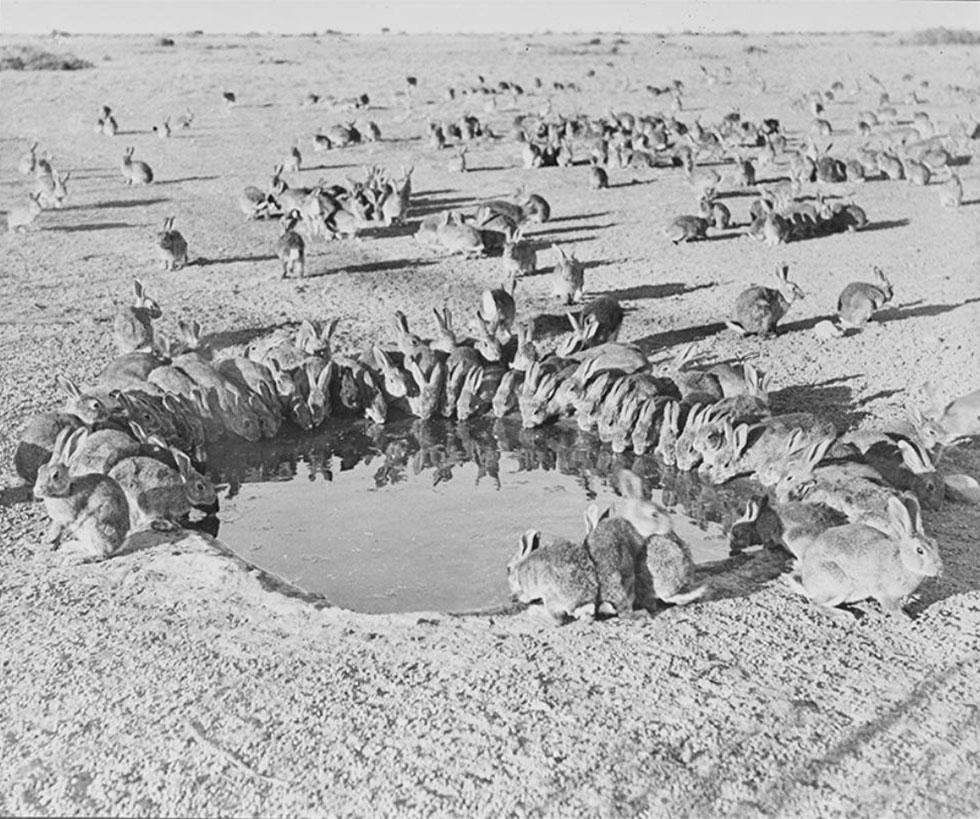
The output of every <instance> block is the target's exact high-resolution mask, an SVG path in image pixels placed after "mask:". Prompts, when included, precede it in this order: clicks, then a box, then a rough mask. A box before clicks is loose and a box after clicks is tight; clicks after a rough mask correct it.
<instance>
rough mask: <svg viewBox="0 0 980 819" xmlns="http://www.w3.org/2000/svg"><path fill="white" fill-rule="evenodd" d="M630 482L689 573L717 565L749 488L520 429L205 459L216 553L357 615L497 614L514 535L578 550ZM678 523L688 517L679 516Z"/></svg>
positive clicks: (335, 434) (311, 443)
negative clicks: (662, 510)
mask: <svg viewBox="0 0 980 819" xmlns="http://www.w3.org/2000/svg"><path fill="white" fill-rule="evenodd" d="M623 467H628V468H632V469H633V470H634V471H636V472H637V474H639V475H641V476H642V477H644V479H645V482H646V483H647V485H648V486H649V487H650V488H651V492H652V497H653V498H654V500H659V501H662V502H664V503H665V504H667V505H669V506H671V508H672V509H674V512H675V514H674V520H675V527H676V529H677V532H678V533H679V534H680V535H681V536H682V537H683V538H684V539H685V540H686V541H687V542H688V543H689V544H690V546H691V549H692V552H693V554H694V559H695V561H697V562H707V561H711V560H718V559H721V558H724V557H727V556H728V539H727V536H726V535H725V534H724V529H725V528H727V525H729V524H730V522H731V519H732V516H733V515H737V509H738V508H739V507H740V506H744V498H745V497H746V495H747V493H749V492H750V491H751V489H750V488H749V487H739V486H734V487H732V486H726V487H724V489H723V490H721V491H719V490H716V489H711V488H709V489H704V488H703V487H699V486H698V485H697V484H696V482H692V481H691V480H690V479H689V478H686V479H683V480H678V479H677V477H676V476H675V475H671V474H670V473H664V472H663V470H662V469H661V468H660V467H659V465H658V464H657V462H656V461H655V460H653V459H652V458H633V457H632V456H631V455H629V454H626V455H614V454H612V453H611V452H610V451H609V448H608V447H605V446H601V445H600V443H599V442H598V439H596V438H595V437H594V436H592V435H588V434H582V433H580V432H579V431H578V430H576V429H574V428H566V427H563V426H556V427H552V428H546V429H540V430H531V431H526V430H522V429H521V428H520V423H519V421H518V422H510V421H506V422H501V421H496V422H493V421H486V422H482V421H480V422H475V423H474V422H470V423H468V424H456V423H454V422H427V423H421V422H405V423H401V424H387V425H385V427H384V428H383V429H382V428H372V427H369V426H368V425H365V424H354V425H350V424H346V425H344V426H342V427H339V426H338V427H327V428H325V429H323V430H321V431H320V432H318V433H317V434H316V435H315V436H311V435H294V436H285V437H281V438H279V439H277V440H276V441H273V442H262V443H260V444H258V445H250V446H248V447H247V448H241V449H236V450H227V449H225V450H222V449H216V450H214V451H213V452H212V453H211V459H210V469H211V474H212V477H213V479H214V480H215V481H216V482H221V483H222V484H224V488H223V489H222V492H221V513H220V516H219V517H220V531H219V534H220V536H221V538H222V539H223V540H224V541H225V542H226V543H229V544H232V545H233V546H234V547H235V549H236V550H237V551H238V552H239V553H240V554H241V555H242V556H243V557H244V558H246V559H247V560H249V561H250V562H252V563H254V564H256V565H258V566H261V567H262V568H264V569H266V570H268V571H271V572H274V573H275V574H277V575H279V576H280V577H282V578H284V579H286V580H288V581H290V582H292V583H294V584H296V585H297V586H300V587H301V588H303V589H305V590H307V591H313V592H319V593H321V594H323V595H324V596H325V597H326V598H327V599H328V600H330V601H331V602H332V603H335V604H337V605H340V606H344V607H346V608H351V609H354V610H358V611H364V612H392V611H422V610H428V611H432V610H438V611H474V610H480V609H485V608H492V607H495V606H499V605H501V604H503V603H506V602H507V601H508V599H509V592H508V588H507V578H506V564H507V562H508V560H509V559H510V557H511V556H512V554H513V553H514V551H515V550H516V547H517V542H518V538H519V537H520V535H521V533H522V532H524V531H525V530H526V529H529V528H536V529H541V530H542V531H543V532H544V533H545V535H546V536H559V537H568V538H581V537H582V536H583V534H584V524H583V512H584V510H585V507H586V506H587V505H588V504H589V503H590V502H596V503H598V504H599V505H600V506H612V505H614V504H615V503H616V501H617V495H616V493H615V491H614V490H613V489H612V487H611V481H612V476H613V475H614V474H615V473H616V471H617V470H618V469H620V468H623ZM685 510H687V511H685Z"/></svg>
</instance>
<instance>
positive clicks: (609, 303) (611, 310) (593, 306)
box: [556, 295, 626, 356]
mask: <svg viewBox="0 0 980 819" xmlns="http://www.w3.org/2000/svg"><path fill="white" fill-rule="evenodd" d="M625 315H626V311H625V310H623V306H622V305H621V304H620V303H619V299H617V298H616V297H615V296H609V295H603V296H599V297H598V298H595V299H592V301H590V302H589V303H588V304H587V305H585V308H584V309H583V310H582V313H581V316H580V317H578V318H576V317H575V316H574V315H573V314H571V313H569V314H568V320H569V322H570V323H571V325H572V334H571V337H570V338H567V339H566V340H565V341H563V342H562V343H561V344H560V345H559V347H558V348H557V350H556V353H557V355H560V356H571V355H574V354H575V353H578V352H582V351H583V350H585V349H588V348H591V347H597V346H599V345H601V344H606V343H608V342H612V341H617V340H618V339H619V331H620V330H621V329H622V326H623V318H624V317H625Z"/></svg>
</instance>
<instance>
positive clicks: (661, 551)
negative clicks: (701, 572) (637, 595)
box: [646, 532, 708, 606]
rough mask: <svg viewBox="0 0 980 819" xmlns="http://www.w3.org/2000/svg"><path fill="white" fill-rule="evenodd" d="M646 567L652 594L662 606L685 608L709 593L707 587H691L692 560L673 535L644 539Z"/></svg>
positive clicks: (682, 543) (681, 543) (685, 548)
mask: <svg viewBox="0 0 980 819" xmlns="http://www.w3.org/2000/svg"><path fill="white" fill-rule="evenodd" d="M646 564H647V570H648V571H649V572H650V577H651V580H652V586H653V594H654V596H655V597H656V598H657V599H658V600H661V601H662V602H664V603H670V604H671V605H674V606H685V605H687V604H688V603H692V602H694V601H695V600H700V599H701V598H702V597H704V595H705V594H706V593H707V591H708V586H707V585H701V586H695V587H694V588H692V584H693V583H694V560H693V558H692V557H691V550H690V547H688V545H687V544H686V543H685V542H684V541H683V540H681V538H680V537H678V536H677V535H676V534H675V533H674V532H671V533H669V534H666V535H653V536H652V537H650V538H649V539H648V540H647V542H646Z"/></svg>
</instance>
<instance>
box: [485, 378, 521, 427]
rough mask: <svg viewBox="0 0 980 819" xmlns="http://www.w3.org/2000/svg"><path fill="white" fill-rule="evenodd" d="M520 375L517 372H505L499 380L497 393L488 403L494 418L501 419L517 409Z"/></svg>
mask: <svg viewBox="0 0 980 819" xmlns="http://www.w3.org/2000/svg"><path fill="white" fill-rule="evenodd" d="M521 376H522V374H521V373H520V372H519V371H517V370H513V369H511V370H507V371H506V372H504V374H503V375H502V376H501V378H500V383H499V384H498V385H497V391H496V392H495V393H494V394H493V399H492V400H491V402H490V406H491V410H492V412H493V416H494V418H503V417H504V416H506V415H509V414H510V413H511V412H513V411H514V410H515V409H516V408H517V392H518V389H519V388H520V384H521Z"/></svg>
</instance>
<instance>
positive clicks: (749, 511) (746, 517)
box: [735, 499, 759, 523]
mask: <svg viewBox="0 0 980 819" xmlns="http://www.w3.org/2000/svg"><path fill="white" fill-rule="evenodd" d="M758 519H759V503H758V501H756V500H754V499H753V500H750V501H748V502H747V503H746V504H745V511H744V512H743V513H742V517H740V518H739V519H738V520H736V521H735V523H754V522H755V521H756V520H758Z"/></svg>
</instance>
